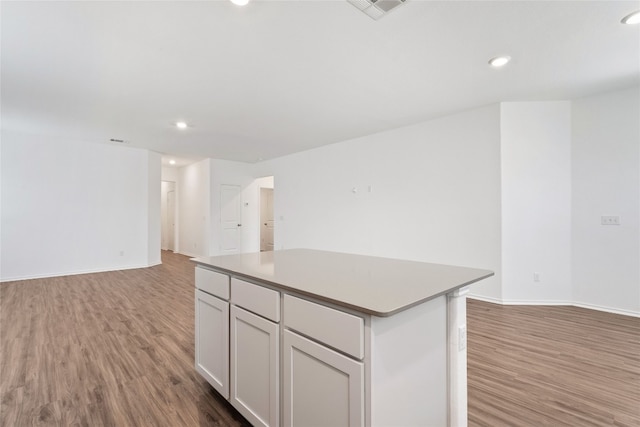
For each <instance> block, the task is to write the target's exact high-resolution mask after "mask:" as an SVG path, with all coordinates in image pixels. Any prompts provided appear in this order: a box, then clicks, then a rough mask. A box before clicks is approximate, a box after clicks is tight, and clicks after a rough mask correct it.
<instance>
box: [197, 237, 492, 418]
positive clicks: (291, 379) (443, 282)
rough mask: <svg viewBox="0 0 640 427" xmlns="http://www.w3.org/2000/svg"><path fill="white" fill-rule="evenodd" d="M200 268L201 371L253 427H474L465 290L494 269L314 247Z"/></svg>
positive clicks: (224, 259) (210, 261) (202, 261)
mask: <svg viewBox="0 0 640 427" xmlns="http://www.w3.org/2000/svg"><path fill="white" fill-rule="evenodd" d="M193 261H194V262H195V263H196V288H197V290H196V369H197V370H198V372H199V373H200V374H201V375H203V376H204V377H205V378H206V379H207V380H208V381H209V382H210V383H211V384H212V386H213V387H214V388H215V389H216V390H217V391H218V392H219V393H220V394H221V395H222V396H224V397H225V398H226V399H228V400H229V402H230V403H231V404H232V405H233V406H234V407H235V408H236V409H238V411H239V412H240V413H241V414H242V415H243V416H244V417H245V418H246V419H247V420H248V421H249V422H250V423H251V424H252V425H254V426H287V427H288V426H294V427H306V426H331V427H338V426H367V427H370V426H400V425H401V426H437V427H440V426H447V425H448V426H456V427H458V426H465V425H466V423H467V409H466V342H465V337H466V313H465V304H464V303H465V297H464V289H465V287H466V286H467V285H469V284H471V283H474V282H476V281H478V280H482V279H484V278H486V277H489V276H491V275H493V273H492V272H490V271H487V270H478V269H471V268H465V267H454V266H446V265H438V264H428V263H420V262H410V261H402V260H392V259H385V258H376V257H366V256H360V255H349V254H340V253H333V252H324V251H315V250H307V249H293V250H284V251H275V252H262V253H254V254H240V255H228V256H220V257H208V258H195V259H194V260H193ZM225 310H226V311H225ZM225 316H226V319H225ZM225 322H226V323H225ZM225 325H226V328H227V330H226V332H225V330H224V328H225ZM225 334H226V335H225ZM225 340H226V341H225Z"/></svg>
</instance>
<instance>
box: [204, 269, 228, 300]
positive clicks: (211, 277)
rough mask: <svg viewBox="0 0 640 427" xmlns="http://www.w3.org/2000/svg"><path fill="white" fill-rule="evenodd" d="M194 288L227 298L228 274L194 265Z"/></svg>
mask: <svg viewBox="0 0 640 427" xmlns="http://www.w3.org/2000/svg"><path fill="white" fill-rule="evenodd" d="M196 288H198V289H201V290H203V291H204V292H206V293H208V294H211V295H215V296H217V297H219V298H222V299H226V300H228V299H229V276H227V275H226V274H222V273H218V272H216V271H211V270H208V269H206V268H202V267H196Z"/></svg>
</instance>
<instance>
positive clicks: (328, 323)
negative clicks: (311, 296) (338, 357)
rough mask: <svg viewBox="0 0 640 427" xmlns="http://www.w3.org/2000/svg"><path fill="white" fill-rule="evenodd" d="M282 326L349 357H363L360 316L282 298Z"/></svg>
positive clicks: (308, 302)
mask: <svg viewBox="0 0 640 427" xmlns="http://www.w3.org/2000/svg"><path fill="white" fill-rule="evenodd" d="M284 325H285V326H286V327H287V328H290V329H293V330H295V331H298V332H300V333H301V334H303V335H306V336H308V337H310V338H313V339H316V340H318V341H320V342H322V343H325V344H327V345H328V346H330V347H333V348H335V349H337V350H340V351H343V352H345V353H347V354H350V355H351V356H353V357H357V358H358V359H362V358H363V357H364V319H362V318H361V317H358V316H354V315H352V314H349V313H345V312H343V311H338V310H334V309H333V308H329V307H326V306H323V305H320V304H316V303H313V302H310V301H306V300H303V299H300V298H296V297H292V296H290V295H285V296H284Z"/></svg>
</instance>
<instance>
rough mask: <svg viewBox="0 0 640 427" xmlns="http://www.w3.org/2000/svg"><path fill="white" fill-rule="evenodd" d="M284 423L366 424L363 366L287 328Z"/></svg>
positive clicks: (297, 425)
mask: <svg viewBox="0 0 640 427" xmlns="http://www.w3.org/2000/svg"><path fill="white" fill-rule="evenodd" d="M283 351H284V368H283V369H284V377H283V381H284V385H283V394H284V414H283V418H284V425H285V426H287V427H288V426H295V427H310V426H318V427H319V426H325V427H326V426H331V427H340V426H362V425H364V365H363V364H362V362H357V361H355V360H353V359H350V358H348V357H346V356H344V355H342V354H340V353H337V352H335V351H333V350H330V349H329V348H327V347H324V346H322V345H320V344H317V343H315V342H313V341H311V340H308V339H306V338H304V337H302V336H300V335H297V334H295V333H293V332H291V331H288V330H285V331H284V350H283Z"/></svg>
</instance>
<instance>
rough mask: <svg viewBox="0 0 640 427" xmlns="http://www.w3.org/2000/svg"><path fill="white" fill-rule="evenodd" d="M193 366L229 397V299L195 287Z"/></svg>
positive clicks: (214, 386) (215, 387)
mask: <svg viewBox="0 0 640 427" xmlns="http://www.w3.org/2000/svg"><path fill="white" fill-rule="evenodd" d="M195 323H196V336H195V339H196V370H197V371H198V372H199V373H200V374H201V375H202V376H203V377H204V378H205V379H206V380H207V381H208V382H209V384H211V385H212V386H213V388H214V389H216V390H217V391H218V393H220V394H221V395H222V396H223V397H224V398H225V399H229V303H228V302H226V301H223V300H221V299H219V298H216V297H214V296H211V295H209V294H206V293H204V292H202V291H199V290H196V319H195Z"/></svg>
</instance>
